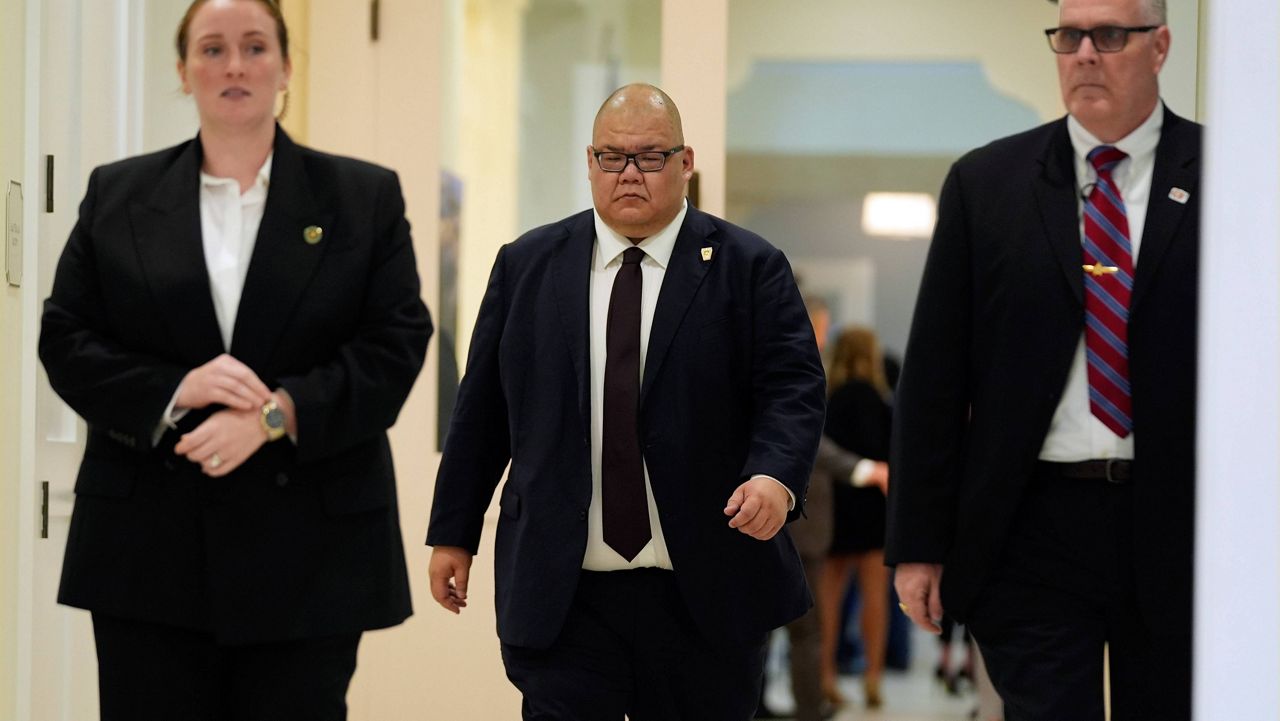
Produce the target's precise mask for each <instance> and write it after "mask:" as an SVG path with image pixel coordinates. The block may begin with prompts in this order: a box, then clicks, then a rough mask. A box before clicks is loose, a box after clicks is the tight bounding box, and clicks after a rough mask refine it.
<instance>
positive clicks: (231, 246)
mask: <svg viewBox="0 0 1280 721" xmlns="http://www.w3.org/2000/svg"><path fill="white" fill-rule="evenodd" d="M274 157H275V152H274V151H273V152H271V153H268V154H267V159H266V160H265V161H264V162H263V163H262V167H261V168H258V174H257V176H256V178H255V179H254V183H253V185H251V186H249V189H248V190H246V191H244V192H243V193H242V192H240V183H239V182H238V181H236V179H235V178H217V177H214V176H212V175H209V174H208V173H206V172H204V171H203V170H202V171H200V235H201V242H202V244H203V246H204V263H205V268H206V269H207V271H208V273H209V291H210V293H211V294H212V295H213V312H214V315H215V316H216V317H217V319H218V330H219V332H220V333H221V335H222V348H223V350H227V351H230V350H231V336H232V333H234V331H235V327H236V312H237V311H238V310H239V309H240V294H241V292H242V291H243V290H244V279H245V276H247V275H248V273H249V260H250V259H251V258H252V257H253V247H254V245H255V244H256V243H257V240H258V226H260V225H262V214H263V211H265V210H266V206H267V187H268V186H269V185H270V182H271V161H272V159H273V158H274ZM181 388H182V387H181V385H179V387H178V388H176V389H174V391H173V397H172V398H170V399H169V405H168V406H166V407H165V409H164V415H163V416H161V418H160V424H159V425H158V426H157V427H156V430H155V432H154V433H153V434H152V437H151V445H152V446H155V445H156V444H157V443H159V442H160V437H161V436H162V435H164V431H165V429H166V428H177V427H178V421H180V420H182V417H183V416H184V415H186V409H182V410H177V411H175V410H174V404H175V403H177V400H178V391H179V390H181Z"/></svg>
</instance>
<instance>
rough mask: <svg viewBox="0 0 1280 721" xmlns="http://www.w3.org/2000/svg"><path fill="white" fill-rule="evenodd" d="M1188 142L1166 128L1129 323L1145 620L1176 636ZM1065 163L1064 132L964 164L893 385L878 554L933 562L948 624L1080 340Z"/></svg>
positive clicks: (1188, 509) (1019, 139)
mask: <svg viewBox="0 0 1280 721" xmlns="http://www.w3.org/2000/svg"><path fill="white" fill-rule="evenodd" d="M1200 136H1201V127H1200V126H1199V125H1197V124H1195V123H1192V122H1190V121H1187V120H1184V119H1182V118H1180V117H1178V116H1176V115H1174V114H1173V113H1172V112H1169V111H1167V110H1166V111H1165V114H1164V125H1163V128H1162V131H1161V136H1160V141H1159V145H1158V147H1157V149H1156V159H1155V171H1154V175H1153V177H1152V185H1151V198H1150V201H1149V204H1148V207H1147V217H1146V225H1145V227H1144V230H1143V237H1142V244H1141V248H1140V252H1139V254H1138V262H1137V267H1136V269H1135V278H1134V289H1133V295H1132V298H1131V302H1130V320H1129V363H1130V366H1129V367H1130V380H1131V383H1132V394H1133V422H1134V474H1135V477H1134V479H1133V483H1134V489H1133V492H1134V499H1135V504H1134V505H1135V510H1134V515H1133V518H1132V524H1133V531H1134V539H1135V546H1136V548H1135V554H1136V559H1137V568H1136V569H1135V573H1136V580H1137V588H1138V589H1139V593H1140V594H1142V595H1141V598H1140V599H1139V600H1140V604H1139V606H1140V608H1142V609H1143V610H1144V613H1147V614H1148V618H1149V620H1150V621H1151V622H1152V624H1153V625H1155V626H1160V625H1164V624H1168V625H1167V626H1166V627H1168V628H1179V629H1181V628H1186V627H1187V624H1189V623H1190V615H1189V614H1190V603H1191V557H1192V528H1193V517H1192V502H1193V495H1194V488H1193V484H1194V467H1195V454H1194V445H1195V380H1196V277H1197V266H1198V255H1199V243H1198V225H1199V205H1200V193H1199V172H1200V166H1199V161H1200ZM1072 152H1073V151H1072V147H1071V141H1070V139H1069V137H1068V134H1067V126H1066V120H1065V118H1064V119H1062V120H1058V121H1056V122H1053V123H1049V124H1047V125H1044V126H1041V127H1039V128H1036V129H1034V130H1031V131H1028V132H1025V133H1022V134H1019V135H1015V136H1012V137H1009V138H1005V139H1003V140H999V141H996V142H994V143H992V144H990V145H988V146H986V147H984V148H980V149H978V150H975V151H973V152H971V153H969V154H967V155H966V156H964V157H963V158H961V159H960V160H959V161H957V162H956V164H955V165H954V166H953V167H952V169H951V172H950V174H949V175H948V177H947V180H946V184H945V185H944V186H943V189H942V196H941V200H940V203H939V208H938V224H937V228H936V229H935V231H934V236H933V244H932V246H931V247H930V249H929V257H928V261H927V263H926V266H925V273H924V280H923V283H922V286H921V290H920V297H919V301H918V303H917V305H916V312H915V319H914V322H913V324H912V328H911V336H910V341H909V344H908V349H907V356H906V360H905V363H904V365H903V370H902V379H901V382H900V384H899V386H898V393H897V404H896V413H895V431H894V452H893V457H892V463H893V468H892V476H893V483H891V484H890V498H889V501H890V504H889V509H890V518H889V528H888V546H887V549H886V552H887V560H888V562H889V563H891V564H896V563H903V562H915V561H919V562H934V563H943V564H944V567H945V571H944V574H943V580H942V593H943V602H944V606H945V607H946V609H947V611H948V612H949V613H950V614H953V615H954V616H955V617H956V618H959V619H964V618H965V615H966V614H967V612H968V610H969V608H970V606H971V605H972V603H973V601H974V600H975V597H976V596H977V595H978V594H979V593H980V591H981V589H982V588H983V585H984V583H985V581H986V579H987V578H988V576H989V574H990V573H991V571H992V566H993V564H994V562H995V561H996V559H997V557H998V555H999V553H1000V551H1001V548H1002V545H1003V543H1004V539H1005V536H1006V533H1007V531H1008V529H1009V526H1010V523H1011V520H1012V518H1013V517H1014V514H1015V513H1016V512H1017V508H1018V503H1019V501H1020V499H1021V498H1022V495H1023V492H1024V489H1025V487H1026V485H1027V482H1028V480H1029V478H1030V476H1031V474H1032V471H1033V469H1034V466H1035V463H1036V461H1037V456H1038V453H1039V451H1040V448H1041V446H1042V445H1043V443H1044V439H1045V435H1046V433H1047V431H1048V428H1049V423H1050V420H1051V419H1052V417H1053V414H1054V411H1055V409H1056V408H1057V406H1058V401H1059V399H1060V397H1061V394H1062V391H1063V386H1064V384H1065V382H1066V378H1067V374H1068V371H1069V370H1070V367H1071V361H1072V356H1073V354H1074V352H1075V349H1076V344H1077V343H1078V342H1079V340H1080V336H1081V333H1082V332H1083V328H1084V288H1083V272H1082V271H1081V269H1080V266H1081V263H1082V262H1083V261H1082V251H1081V241H1080V231H1079V219H1078V215H1077V197H1078V193H1079V189H1078V185H1079V182H1078V181H1077V179H1076V177H1075V169H1074V165H1073V159H1072V157H1073V156H1072ZM1172 188H1181V189H1183V190H1185V191H1187V192H1188V193H1189V194H1190V198H1189V200H1187V202H1186V203H1185V204H1182V203H1178V202H1176V201H1174V200H1172V199H1171V198H1169V197H1168V196H1169V192H1170V190H1171V189H1172ZM1173 624H1176V625H1173Z"/></svg>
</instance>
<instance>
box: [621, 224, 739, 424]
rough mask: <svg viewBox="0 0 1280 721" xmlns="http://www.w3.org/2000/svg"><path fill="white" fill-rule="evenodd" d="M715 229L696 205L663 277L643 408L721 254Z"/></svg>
mask: <svg viewBox="0 0 1280 721" xmlns="http://www.w3.org/2000/svg"><path fill="white" fill-rule="evenodd" d="M714 233H715V226H714V225H712V224H711V221H710V219H708V218H707V216H706V215H705V214H704V213H702V212H701V211H699V210H698V209H697V208H695V207H693V205H690V206H689V211H688V213H687V214H686V215H685V219H684V225H683V226H681V228H680V234H679V235H677V236H676V244H675V248H674V249H672V251H671V260H670V262H668V263H667V272H666V273H665V274H664V275H663V279H662V290H660V291H659V292H658V306H657V308H655V309H654V311H653V326H652V327H651V328H650V329H649V349H648V352H647V353H646V354H645V362H644V378H643V379H642V381H641V383H640V407H641V408H643V407H644V402H645V399H646V398H647V397H648V396H649V389H650V388H652V387H653V380H654V378H656V377H657V375H658V372H659V371H660V370H661V369H662V363H663V361H664V360H666V357H667V351H668V350H669V349H670V348H671V340H672V339H673V338H675V335H676V331H677V330H679V328H680V324H681V322H683V321H684V317H685V314H686V312H687V311H688V310H689V305H690V304H691V303H692V302H693V298H694V296H695V295H697V292H698V287H699V286H701V285H702V280H703V279H704V278H706V276H707V271H709V270H710V269H711V266H712V265H714V264H715V263H716V261H717V259H719V258H720V254H719V253H717V252H715V251H717V250H719V248H720V241H718V240H715V239H714V238H712V237H711V236H712V235H713V234H714ZM708 246H710V247H711V248H712V256H711V260H710V261H709V262H708V261H704V260H703V259H702V254H701V250H702V248H705V247H708Z"/></svg>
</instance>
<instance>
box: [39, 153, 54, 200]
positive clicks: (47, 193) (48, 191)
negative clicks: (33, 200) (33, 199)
mask: <svg viewBox="0 0 1280 721" xmlns="http://www.w3.org/2000/svg"><path fill="white" fill-rule="evenodd" d="M37 197H38V196H37ZM44 212H46V213H52V212H53V156H52V155H46V156H44Z"/></svg>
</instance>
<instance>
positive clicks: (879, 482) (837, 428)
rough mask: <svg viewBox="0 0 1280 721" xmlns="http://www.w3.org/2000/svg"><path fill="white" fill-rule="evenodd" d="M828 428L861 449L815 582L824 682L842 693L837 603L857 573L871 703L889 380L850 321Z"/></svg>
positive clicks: (835, 367) (877, 648)
mask: <svg viewBox="0 0 1280 721" xmlns="http://www.w3.org/2000/svg"><path fill="white" fill-rule="evenodd" d="M828 391H829V392H830V399H829V400H828V402H827V423H826V435H827V437H828V438H830V439H831V440H833V441H835V442H836V443H837V444H838V445H839V446H840V447H842V448H844V449H845V450H848V451H851V452H853V453H856V454H858V455H859V456H862V457H863V459H864V462H863V463H860V464H859V467H858V468H857V469H856V470H855V472H854V474H853V477H852V478H851V479H845V480H839V479H838V480H837V482H836V483H835V484H834V490H833V501H834V513H835V515H834V530H833V534H832V541H831V548H830V550H829V552H828V555H827V561H826V563H825V565H824V567H823V572H822V580H821V583H820V585H819V593H818V605H819V607H820V611H819V618H820V619H821V622H822V686H823V691H824V694H825V695H826V697H827V698H828V699H829V700H830V701H831V702H832V703H834V704H841V703H844V701H845V699H844V697H843V695H842V694H841V693H840V691H839V689H838V688H837V684H836V677H837V673H836V646H837V642H838V639H839V635H840V633H839V632H840V607H841V601H842V600H843V599H844V595H845V591H846V589H847V587H848V584H849V577H850V574H851V573H853V572H856V574H857V579H858V590H859V593H860V596H861V601H862V605H861V608H860V611H859V614H858V617H859V626H860V629H861V632H862V645H863V651H864V655H865V657H866V665H865V668H864V670H863V688H864V690H865V693H866V703H867V706H868V707H869V708H878V707H879V706H880V705H881V701H882V699H881V695H880V680H881V677H882V676H883V673H884V663H885V644H886V639H887V636H888V626H889V572H888V569H886V568H885V566H884V523H885V494H886V493H887V491H888V482H889V470H888V465H887V464H886V463H885V459H887V458H888V456H889V428H890V406H889V384H888V382H887V381H886V379H885V372H884V361H883V358H882V356H881V352H880V343H879V341H878V340H877V339H876V335H875V333H874V332H873V331H872V330H871V329H869V328H865V327H860V326H853V327H850V328H849V329H847V330H845V331H844V332H843V333H841V334H840V337H839V339H838V340H837V341H836V347H835V356H834V357H833V358H832V361H831V372H830V382H829V384H828Z"/></svg>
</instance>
